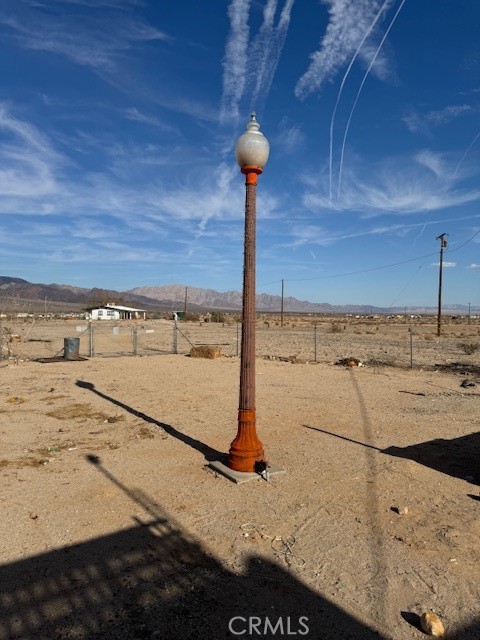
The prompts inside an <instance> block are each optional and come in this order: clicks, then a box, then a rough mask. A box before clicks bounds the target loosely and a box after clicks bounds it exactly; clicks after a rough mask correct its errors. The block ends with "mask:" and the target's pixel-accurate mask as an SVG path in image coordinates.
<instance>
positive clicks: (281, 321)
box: [280, 278, 283, 327]
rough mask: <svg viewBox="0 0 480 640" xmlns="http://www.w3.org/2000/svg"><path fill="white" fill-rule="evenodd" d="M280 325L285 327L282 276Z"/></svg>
mask: <svg viewBox="0 0 480 640" xmlns="http://www.w3.org/2000/svg"><path fill="white" fill-rule="evenodd" d="M280 326H281V327H283V278H282V302H281V306H280Z"/></svg>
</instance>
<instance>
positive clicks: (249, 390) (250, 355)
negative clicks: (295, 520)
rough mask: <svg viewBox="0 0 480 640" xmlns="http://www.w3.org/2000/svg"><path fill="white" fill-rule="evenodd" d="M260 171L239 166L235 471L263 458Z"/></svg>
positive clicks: (232, 457)
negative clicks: (259, 421) (258, 339)
mask: <svg viewBox="0 0 480 640" xmlns="http://www.w3.org/2000/svg"><path fill="white" fill-rule="evenodd" d="M261 171H262V170H261V169H260V167H251V166H247V167H242V173H244V174H245V176H246V180H245V185H246V187H245V188H246V194H245V244H244V260H243V309H242V341H241V350H240V393H239V401H238V431H237V436H236V438H235V439H234V441H233V442H232V444H231V445H230V451H229V456H228V466H229V467H230V468H231V469H233V470H234V471H254V470H255V464H256V463H258V462H261V461H263V460H264V457H265V454H264V452H263V445H262V443H261V442H260V440H259V438H258V436H257V430H256V410H255V227H256V188H257V175H258V174H260V173H261Z"/></svg>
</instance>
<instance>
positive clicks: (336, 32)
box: [295, 0, 394, 98]
mask: <svg viewBox="0 0 480 640" xmlns="http://www.w3.org/2000/svg"><path fill="white" fill-rule="evenodd" d="M322 2H323V4H326V5H327V6H329V14H330V16H329V23H328V26H327V29H326V32H325V35H324V36H323V38H322V40H321V42H320V49H319V50H318V51H315V52H314V53H312V54H311V56H310V58H311V63H310V66H309V67H308V69H307V71H306V72H305V73H304V75H303V76H302V77H301V78H300V80H299V81H298V83H297V86H296V87H295V94H296V95H297V97H299V98H305V97H306V96H308V95H309V94H310V93H312V92H314V91H318V89H320V87H321V86H322V85H323V84H324V83H325V82H326V81H328V80H332V79H333V78H334V77H335V75H336V74H337V73H338V71H339V70H340V69H341V68H342V67H343V66H344V65H345V64H346V62H347V61H348V60H349V59H350V58H351V57H352V55H353V54H354V53H355V51H356V50H357V49H359V45H360V43H362V41H363V40H364V36H365V33H370V32H371V37H372V38H373V37H375V30H372V28H371V25H372V23H374V21H375V17H376V16H377V14H378V13H379V11H380V9H381V8H382V6H383V4H384V3H382V2H381V0H356V1H355V2H348V1H345V0H322ZM393 2H394V0H391V2H389V3H388V4H389V5H391V4H393ZM373 53H374V49H373V47H372V46H364V47H362V48H360V49H359V52H358V55H359V56H360V58H361V59H362V60H363V61H364V62H365V63H366V64H370V63H371V62H372V54H373ZM387 68H388V67H387V62H386V59H385V58H384V57H382V56H381V55H379V54H377V57H376V60H375V64H374V65H373V67H372V72H373V73H377V74H378V75H380V76H385V73H386V70H387Z"/></svg>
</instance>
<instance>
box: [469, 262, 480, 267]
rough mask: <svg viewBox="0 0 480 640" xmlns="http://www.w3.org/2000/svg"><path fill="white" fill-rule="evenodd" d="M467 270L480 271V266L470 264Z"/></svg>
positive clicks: (474, 263)
mask: <svg viewBox="0 0 480 640" xmlns="http://www.w3.org/2000/svg"><path fill="white" fill-rule="evenodd" d="M467 269H480V264H477V263H476V262H472V264H470V265H469V266H468V267H467Z"/></svg>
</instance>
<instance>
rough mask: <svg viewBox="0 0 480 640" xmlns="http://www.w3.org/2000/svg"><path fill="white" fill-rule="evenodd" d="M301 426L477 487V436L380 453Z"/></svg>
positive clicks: (479, 467) (479, 481)
mask: <svg viewBox="0 0 480 640" xmlns="http://www.w3.org/2000/svg"><path fill="white" fill-rule="evenodd" d="M303 426H304V427H305V428H307V429H312V430H313V431H319V432H320V433H325V434H326V435H329V436H333V437H335V438H339V439H340V440H345V441H346V442H351V443H353V444H358V445H360V446H362V447H365V448H367V449H374V450H376V451H378V452H379V453H384V454H387V455H389V456H395V457H396V458H406V459H408V460H414V461H415V462H418V463H419V464H423V465H424V466H426V467H430V468H431V469H435V470H436V471H440V472H441V473H445V474H446V475H449V476H453V477H454V478H461V479H462V480H466V481H467V482H470V483H472V484H476V485H480V463H479V458H480V432H476V433H470V434H468V435H466V436H461V437H459V438H453V439H452V440H444V439H443V438H437V439H435V440H427V441H426V442H421V443H419V444H414V445H410V446H407V447H387V448H386V449H380V448H379V447H375V446H372V445H371V444H368V443H366V442H360V441H359V440H354V439H353V438H347V437H346V436H341V435H340V434H338V433H333V432H332V431H327V430H326V429H320V428H319V427H312V426H310V425H307V424H305V425H303Z"/></svg>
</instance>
